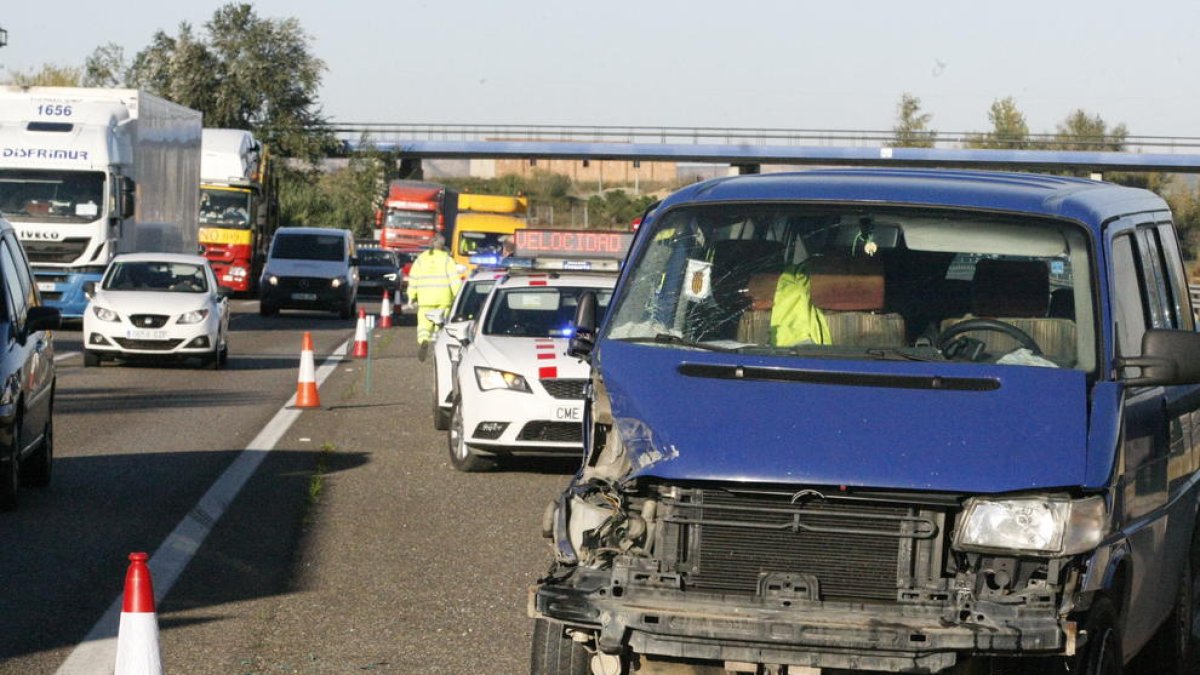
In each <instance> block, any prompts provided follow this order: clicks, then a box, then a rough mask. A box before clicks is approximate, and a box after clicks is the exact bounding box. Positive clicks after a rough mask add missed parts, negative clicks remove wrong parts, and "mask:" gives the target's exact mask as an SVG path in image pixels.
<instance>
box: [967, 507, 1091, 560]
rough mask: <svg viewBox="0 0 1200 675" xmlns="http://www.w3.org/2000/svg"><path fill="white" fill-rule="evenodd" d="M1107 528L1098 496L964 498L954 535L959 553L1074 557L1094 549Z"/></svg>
mask: <svg viewBox="0 0 1200 675" xmlns="http://www.w3.org/2000/svg"><path fill="white" fill-rule="evenodd" d="M1107 529H1108V510H1107V508H1106V506H1105V503H1104V499H1103V498H1102V497H1088V498H1086V499H1071V498H1069V497H1066V496H1052V495H1047V496H1039V497H1021V498H1015V499H990V498H972V499H968V500H967V503H966V507H965V508H964V510H963V515H962V520H961V521H960V523H959V526H958V529H957V530H956V531H955V533H954V544H953V547H954V548H955V549H958V550H962V551H979V552H1001V553H1013V552H1018V553H1031V554H1042V555H1051V556H1063V555H1075V554H1078V553H1084V552H1086V551H1090V550H1092V549H1094V548H1095V547H1096V546H1098V545H1099V544H1100V540H1101V539H1103V538H1104V535H1105V534H1106V533H1107Z"/></svg>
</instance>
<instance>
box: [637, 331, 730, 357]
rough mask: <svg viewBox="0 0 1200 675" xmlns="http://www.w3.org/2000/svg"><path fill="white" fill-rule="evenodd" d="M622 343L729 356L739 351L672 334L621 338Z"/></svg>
mask: <svg viewBox="0 0 1200 675" xmlns="http://www.w3.org/2000/svg"><path fill="white" fill-rule="evenodd" d="M620 341H621V342H652V343H654V344H659V345H678V346H680V347H691V348H693V349H703V350H705V351H709V352H723V353H728V354H736V353H737V352H738V349H736V348H733V347H721V346H718V345H714V344H706V343H704V342H696V341H694V340H686V339H684V338H681V337H679V336H678V335H671V334H670V333H658V334H657V335H655V336H654V337H650V336H648V335H646V336H640V337H630V338H620Z"/></svg>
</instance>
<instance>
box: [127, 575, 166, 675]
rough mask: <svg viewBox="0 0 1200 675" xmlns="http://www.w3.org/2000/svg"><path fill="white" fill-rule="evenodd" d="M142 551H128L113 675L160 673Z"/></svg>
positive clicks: (151, 589)
mask: <svg viewBox="0 0 1200 675" xmlns="http://www.w3.org/2000/svg"><path fill="white" fill-rule="evenodd" d="M149 558H150V556H148V555H146V554H145V553H130V554H129V570H128V571H127V572H125V602H124V605H123V606H122V608H121V628H120V631H119V632H118V633H117V666H116V671H115V675H162V671H163V669H162V656H161V655H160V654H159V651H158V619H157V618H156V617H155V616H154V585H153V584H152V583H151V582H150V568H149V567H148V566H147V565H146V561H147V560H149Z"/></svg>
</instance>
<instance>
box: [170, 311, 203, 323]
mask: <svg viewBox="0 0 1200 675" xmlns="http://www.w3.org/2000/svg"><path fill="white" fill-rule="evenodd" d="M206 317H208V310H207V309H196V310H193V311H190V312H188V313H186V314H181V315H180V316H179V320H178V321H176V323H178V324H181V325H186V324H189V323H200V322H201V321H203V320H204V319H205V318H206Z"/></svg>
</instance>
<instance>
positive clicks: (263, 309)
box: [258, 302, 279, 316]
mask: <svg viewBox="0 0 1200 675" xmlns="http://www.w3.org/2000/svg"><path fill="white" fill-rule="evenodd" d="M278 313H279V308H278V307H275V306H274V305H268V304H267V303H265V302H259V303H258V314H259V316H275V315H276V314H278Z"/></svg>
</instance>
